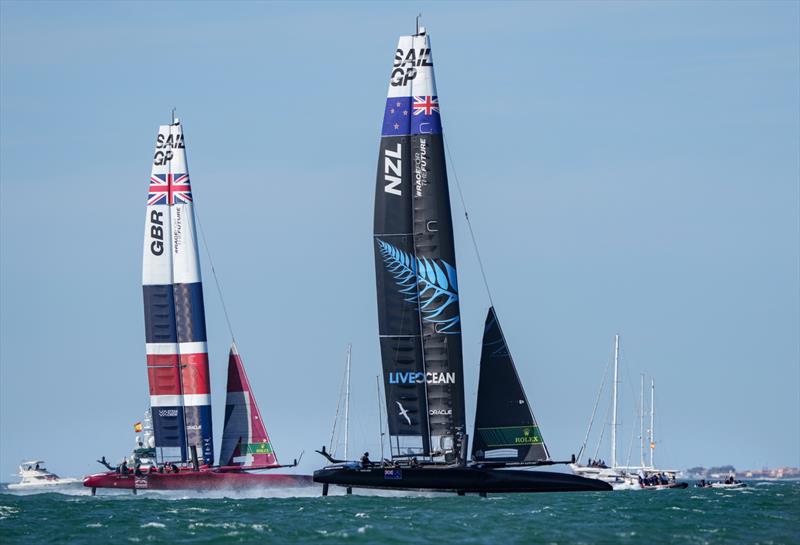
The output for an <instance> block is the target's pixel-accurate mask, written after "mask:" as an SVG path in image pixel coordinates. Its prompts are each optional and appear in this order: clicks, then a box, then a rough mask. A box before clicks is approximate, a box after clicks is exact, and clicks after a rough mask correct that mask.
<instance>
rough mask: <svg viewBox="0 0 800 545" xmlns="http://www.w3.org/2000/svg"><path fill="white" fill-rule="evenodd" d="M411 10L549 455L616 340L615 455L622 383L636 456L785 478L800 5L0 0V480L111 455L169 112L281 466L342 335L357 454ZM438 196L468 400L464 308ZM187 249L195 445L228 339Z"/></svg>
mask: <svg viewBox="0 0 800 545" xmlns="http://www.w3.org/2000/svg"><path fill="white" fill-rule="evenodd" d="M419 11H422V12H423V14H424V15H423V23H424V24H425V25H426V26H427V27H428V29H429V32H430V34H431V39H432V44H433V55H434V59H435V62H436V75H437V83H438V92H439V97H440V103H441V108H442V121H443V126H444V131H445V134H446V138H447V140H448V143H449V147H450V150H451V151H452V159H453V163H452V164H451V169H450V175H451V183H453V178H454V176H453V169H452V166H455V172H457V174H458V179H459V181H460V183H461V185H462V189H463V192H464V195H465V198H466V201H467V206H468V207H469V211H470V217H471V219H472V221H473V225H474V228H475V230H476V236H477V239H478V243H479V245H480V248H481V252H482V258H483V260H484V263H485V265H486V270H487V275H488V278H489V282H490V284H491V288H492V295H493V298H494V301H495V304H496V308H497V311H498V313H499V318H500V320H501V323H502V324H503V328H504V331H505V333H506V335H507V338H508V341H509V344H510V347H511V351H512V353H513V354H514V357H515V360H516V362H517V365H518V367H519V370H520V375H521V377H522V380H523V382H524V384H525V386H526V388H527V391H528V397H529V398H530V400H531V403H532V404H533V407H534V410H535V413H536V415H537V418H538V419H539V421H540V424H541V429H542V433H543V435H544V438H545V440H546V441H547V442H548V446H549V448H550V450H551V452H552V453H553V455H554V457H558V458H561V457H565V456H568V455H569V454H570V453H572V452H576V451H577V449H578V448H579V447H580V443H581V440H582V438H583V434H584V432H585V428H586V425H587V423H588V419H589V415H590V412H591V408H592V404H593V402H594V396H595V395H596V391H597V387H598V385H599V382H600V378H601V375H602V372H603V369H604V367H605V365H606V363H607V361H608V360H609V358H610V357H611V353H612V343H613V335H614V334H615V333H620V334H621V335H622V362H623V371H622V374H621V377H622V384H621V385H620V389H621V392H622V394H623V400H622V406H621V409H620V411H621V414H622V416H623V426H622V429H621V431H620V434H619V436H620V444H619V449H620V451H621V452H622V453H623V454H625V453H627V451H628V450H629V444H630V437H631V429H632V428H633V427H634V426H635V427H636V428H637V429H638V421H636V417H635V412H634V407H635V405H636V404H637V400H636V396H637V395H638V385H639V374H640V373H646V374H647V377H648V379H649V377H651V376H653V377H654V378H655V380H656V384H657V392H656V396H657V407H656V410H657V418H656V427H657V433H658V436H657V439H658V449H657V451H656V458H657V462H659V463H660V464H662V465H664V466H670V467H688V466H693V465H698V464H701V465H711V464H723V463H732V464H734V465H736V466H737V467H740V468H745V467H761V466H762V465H769V466H777V465H799V464H800V394H799V393H798V392H799V390H800V333H798V331H800V287H799V283H800V281H799V280H798V278H799V277H800V270H799V265H798V264H799V263H800V252H799V250H798V248H799V247H800V234H799V233H800V210H799V207H800V193H799V192H798V185H799V184H798V180H799V179H800V155H799V152H798V149H800V99H799V98H798V96H800V45H799V44H800V36H799V35H798V28H800V4H798V3H796V2H773V3H769V2H758V3H747V2H731V3H726V2H710V3H695V2H692V3H690V2H646V3H629V2H622V3H601V2H588V3H581V2H570V3H544V2H541V3H491V4H489V3H487V4H483V3H477V2H476V3H467V4H458V3H394V4H390V3H380V4H368V3H345V4H335V3H302V2H299V3H285V4H284V3H269V4H267V3H256V2H244V3H235V2H227V3H214V2H205V3H188V2H181V3H169V2H162V3H123V2H115V3H107V4H103V3H97V2H89V3H70V2H56V3H48V2H26V3H23V2H7V1H5V2H2V3H0V61H1V62H2V67H1V68H0V228H1V229H2V231H1V236H2V238H1V239H0V243H1V244H0V475H2V479H3V480H8V478H9V477H8V475H9V473H12V472H13V471H14V470H15V468H16V464H17V463H18V462H19V461H20V459H22V458H25V457H44V458H45V459H47V460H48V461H49V462H50V465H51V466H52V468H53V469H55V470H57V471H59V472H61V473H65V474H73V475H78V474H83V473H88V472H90V471H94V470H97V469H99V466H98V465H97V464H96V463H94V460H95V459H96V458H97V457H99V456H100V455H103V454H104V455H106V456H109V457H110V458H115V459H119V458H120V457H122V456H123V455H124V454H126V453H127V452H129V450H130V448H131V447H132V444H133V432H132V425H133V423H134V422H136V421H137V420H139V419H140V417H141V414H142V412H143V411H144V409H145V407H146V405H147V400H148V397H147V378H146V373H145V355H144V327H143V325H144V324H143V312H142V301H141V287H140V282H141V258H142V256H141V248H142V243H141V237H142V232H143V228H142V224H143V221H144V205H145V197H146V186H147V180H148V177H149V169H150V155H151V153H152V147H153V144H154V139H155V134H156V130H157V126H158V125H159V124H160V123H164V122H166V121H167V120H168V119H169V113H170V110H171V108H172V107H176V108H177V109H178V115H179V116H180V117H181V118H182V119H183V121H184V128H185V133H186V142H187V153H188V160H189V165H190V171H191V176H192V185H193V189H194V196H195V199H196V203H197V207H198V212H199V215H200V221H201V224H202V225H203V227H204V229H205V232H206V236H207V238H208V244H209V247H210V250H211V253H212V256H213V259H214V262H215V265H216V269H217V272H218V274H219V277H220V281H221V283H222V289H223V292H224V295H225V298H226V303H227V305H228V310H229V312H230V314H231V319H232V322H233V326H234V330H235V333H236V337H237V340H238V341H239V346H240V349H241V352H242V356H243V358H244V361H245V364H246V366H247V368H248V371H249V374H250V379H251V382H252V385H253V388H254V389H255V393H256V395H257V397H258V399H259V402H260V405H261V409H262V412H263V414H264V417H265V419H266V422H267V425H268V429H269V431H270V434H271V435H272V439H273V441H274V444H275V447H276V450H277V453H278V456H279V457H280V458H281V459H282V460H283V461H289V460H290V459H291V458H293V457H295V456H297V455H299V453H300V452H301V451H303V450H305V452H306V455H305V457H304V458H303V460H302V469H304V470H307V471H311V470H313V469H314V468H316V467H319V466H320V465H321V463H322V459H321V458H319V457H318V456H317V455H315V454H314V453H313V452H312V450H313V449H314V448H317V447H319V445H321V444H322V443H324V442H327V440H328V437H329V434H330V426H331V423H332V420H333V413H334V410H335V407H336V401H337V395H338V384H339V380H340V376H341V372H342V368H343V365H344V353H345V346H346V344H347V342H352V343H353V371H354V378H353V389H354V394H353V400H352V402H353V411H352V412H353V418H352V438H351V441H352V444H353V445H354V448H356V449H360V448H362V446H363V448H365V449H369V450H377V448H378V447H377V408H376V402H375V391H374V383H375V375H376V374H378V372H379V367H378V366H379V353H378V342H377V323H376V322H377V319H376V318H377V316H376V308H375V301H374V292H375V288H374V272H373V257H372V245H371V226H372V202H373V195H372V191H373V185H374V176H375V166H376V161H377V150H378V141H379V134H380V126H381V118H382V115H383V105H384V101H385V98H384V97H385V95H386V88H387V81H388V76H389V72H390V67H391V62H392V58H393V52H394V48H395V45H396V43H397V37H398V36H399V35H400V34H406V33H409V32H410V31H412V30H413V25H414V16H415V15H416V13H417V12H419ZM454 195H455V193H454ZM453 209H454V217H455V218H456V225H455V231H456V233H455V234H456V238H457V246H456V250H457V256H458V263H459V277H460V278H459V284H460V287H461V297H462V318H463V322H464V353H465V373H466V377H465V380H466V392H467V399H468V405H467V408H468V413H469V414H470V415H471V413H472V411H474V393H475V391H476V389H477V384H476V382H477V376H478V368H477V366H478V358H479V354H480V334H481V330H482V322H483V319H484V317H485V312H486V308H487V305H488V299H487V297H486V294H485V291H484V289H483V287H482V284H481V279H480V275H479V272H478V269H477V261H476V258H475V254H474V252H473V250H472V248H471V244H470V242H469V238H468V236H469V235H468V231H467V229H466V225H465V224H464V221H463V211H462V209H461V205H460V203H458V202H457V201H454V202H453ZM202 265H203V269H204V275H205V280H206V312H207V322H208V335H209V350H210V356H211V359H212V371H211V372H212V389H213V390H214V392H213V396H214V404H215V418H216V423H217V425H216V428H215V432H216V434H217V435H218V436H219V434H220V433H221V431H222V430H221V417H222V414H223V408H222V406H223V404H224V382H225V371H224V370H225V364H226V355H227V349H228V345H229V342H230V338H229V334H228V333H227V328H226V325H225V321H224V318H223V316H222V311H221V305H220V302H219V298H218V296H217V295H216V291H215V289H214V287H213V282H212V281H211V280H212V279H211V275H210V267H209V266H208V259H207V256H206V255H204V256H203V263H202ZM604 399H607V398H604ZM604 404H605V401H604V402H603V404H601V408H600V412H601V414H602V412H603V411H604V410H605V407H604ZM469 418H470V426H471V416H470V417H469ZM606 436H607V434H606ZM217 444H219V442H218V440H217ZM601 452H604V457H606V458H608V448H607V446H604V447H602V450H601ZM634 453H635V451H634ZM637 456H638V455H636V454H634V455H633V459H634V460H635V459H636V457H637Z"/></svg>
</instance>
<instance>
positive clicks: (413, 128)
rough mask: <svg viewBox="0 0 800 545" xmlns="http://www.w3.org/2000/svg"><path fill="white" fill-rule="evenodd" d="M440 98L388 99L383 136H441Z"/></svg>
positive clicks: (384, 114)
mask: <svg viewBox="0 0 800 545" xmlns="http://www.w3.org/2000/svg"><path fill="white" fill-rule="evenodd" d="M441 133H442V120H441V117H440V115H439V97H436V96H415V97H390V98H387V99H386V110H385V111H384V113H383V130H382V131H381V136H404V135H406V134H441Z"/></svg>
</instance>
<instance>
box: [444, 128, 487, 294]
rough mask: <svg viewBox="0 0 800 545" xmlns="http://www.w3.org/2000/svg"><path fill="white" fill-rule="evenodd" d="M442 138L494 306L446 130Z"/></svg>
mask: <svg viewBox="0 0 800 545" xmlns="http://www.w3.org/2000/svg"><path fill="white" fill-rule="evenodd" d="M442 140H443V141H444V147H445V150H446V151H447V157H448V159H449V163H450V169H451V170H452V171H453V179H454V180H455V182H456V189H458V197H459V200H461V208H462V209H463V210H464V218H465V219H466V220H467V227H468V228H469V236H470V238H471V239H472V247H473V248H475V255H476V256H477V258H478V267H479V268H480V270H481V276H482V277H483V285H484V287H485V288H486V295H487V296H488V297H489V304H490V305H491V306H492V307H494V301H493V300H492V290H490V289H489V281H488V280H487V279H486V270H485V269H484V268H483V260H482V259H481V252H480V250H478V241H477V240H476V239H475V232H474V231H473V230H472V222H471V221H470V219H469V212H468V211H467V203H466V201H465V200H464V193H463V191H461V183H460V182H459V181H458V173H457V172H456V163H455V161H454V160H453V153H452V152H451V151H450V145H449V144H448V143H447V137H445V136H444V132H442Z"/></svg>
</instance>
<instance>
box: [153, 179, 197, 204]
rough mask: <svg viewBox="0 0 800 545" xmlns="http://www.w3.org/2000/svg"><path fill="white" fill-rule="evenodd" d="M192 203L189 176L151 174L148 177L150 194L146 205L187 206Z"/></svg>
mask: <svg viewBox="0 0 800 545" xmlns="http://www.w3.org/2000/svg"><path fill="white" fill-rule="evenodd" d="M191 202H192V186H191V185H190V184H189V174H188V173H185V174H153V175H152V176H150V192H149V193H148V194H147V205H148V206H150V205H153V204H169V205H173V204H176V203H177V204H189V203H191Z"/></svg>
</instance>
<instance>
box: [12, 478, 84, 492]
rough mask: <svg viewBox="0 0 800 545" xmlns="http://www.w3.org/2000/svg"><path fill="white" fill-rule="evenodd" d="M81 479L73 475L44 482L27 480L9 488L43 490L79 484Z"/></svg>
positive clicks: (13, 484)
mask: <svg viewBox="0 0 800 545" xmlns="http://www.w3.org/2000/svg"><path fill="white" fill-rule="evenodd" d="M80 482H81V479H76V478H73V477H70V478H65V479H53V480H52V481H42V482H26V483H12V484H9V485H8V489H9V490H42V489H49V488H58V487H60V486H67V485H71V484H79V483H80Z"/></svg>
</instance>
